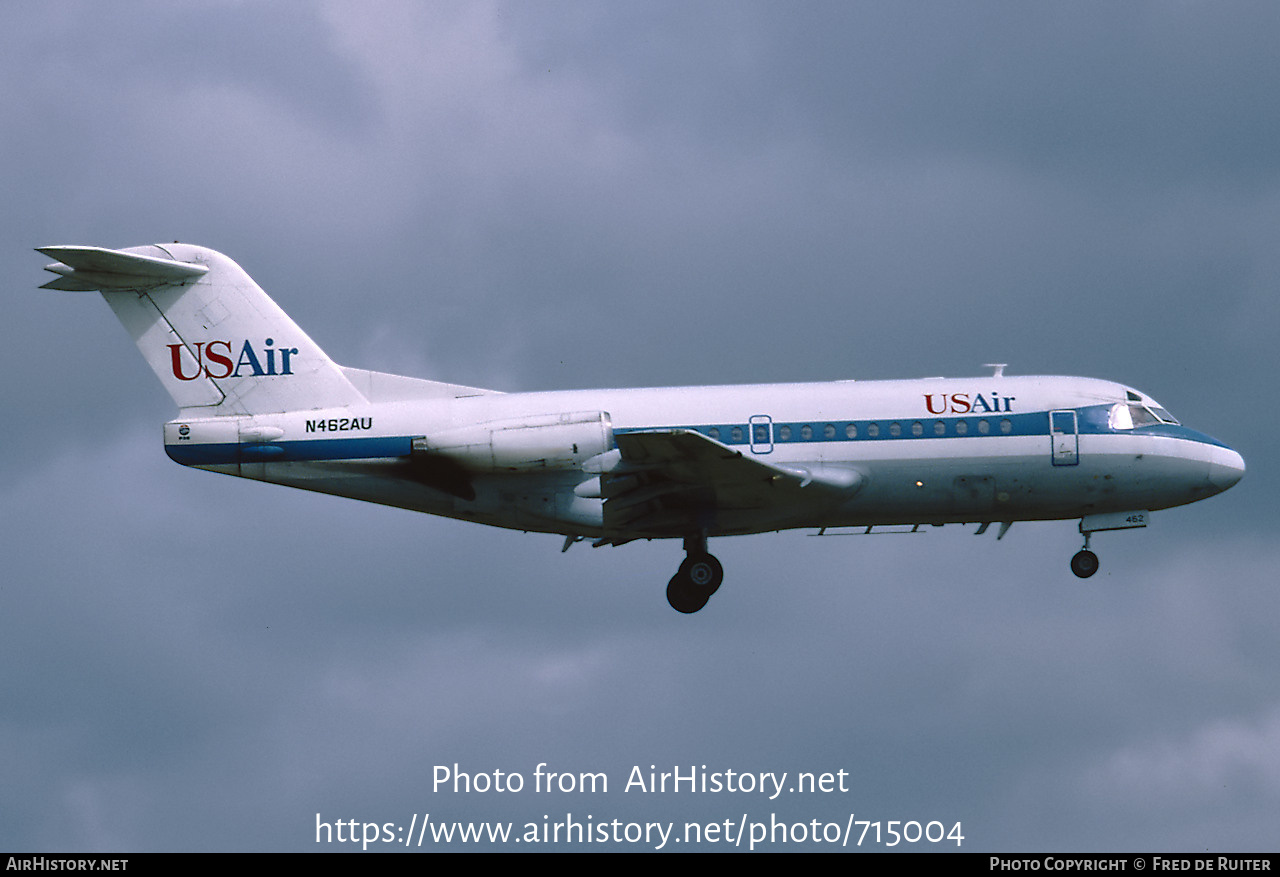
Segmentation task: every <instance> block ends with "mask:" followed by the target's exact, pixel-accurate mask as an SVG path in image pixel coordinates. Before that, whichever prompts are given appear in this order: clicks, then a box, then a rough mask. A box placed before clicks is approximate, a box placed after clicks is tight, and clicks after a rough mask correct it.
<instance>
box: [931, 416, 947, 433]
mask: <svg viewBox="0 0 1280 877" xmlns="http://www.w3.org/2000/svg"><path fill="white" fill-rule="evenodd" d="M933 434H934V435H946V434H947V424H946V423H945V422H943V421H941V420H935V421H934V422H933Z"/></svg>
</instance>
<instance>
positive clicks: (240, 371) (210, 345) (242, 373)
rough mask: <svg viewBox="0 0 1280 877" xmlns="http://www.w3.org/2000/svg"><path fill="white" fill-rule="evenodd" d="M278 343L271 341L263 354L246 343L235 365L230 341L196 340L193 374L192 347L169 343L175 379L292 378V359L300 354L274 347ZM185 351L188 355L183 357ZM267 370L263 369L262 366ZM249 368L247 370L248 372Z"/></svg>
mask: <svg viewBox="0 0 1280 877" xmlns="http://www.w3.org/2000/svg"><path fill="white" fill-rule="evenodd" d="M274 343H275V342H274V341H273V340H272V339H270V338H268V339H267V340H266V343H265V344H264V345H263V348H262V351H261V355H259V351H257V350H255V349H254V347H253V343H252V342H250V341H248V340H246V341H245V342H244V344H243V345H242V346H241V348H240V355H239V356H238V357H237V359H236V360H235V362H232V360H231V356H232V352H231V351H232V348H231V342H230V341H197V342H196V343H195V370H194V371H193V372H191V373H190V374H188V373H187V370H188V369H189V368H190V367H191V366H190V365H189V363H190V361H191V359H192V356H191V348H190V347H188V346H187V345H185V344H169V345H167V346H168V348H169V354H170V358H171V360H172V362H173V376H174V377H175V378H177V379H178V380H180V381H194V380H195V379H196V378H199V377H206V378H214V379H217V378H240V377H255V378H260V377H264V376H266V375H291V374H293V366H292V363H291V362H290V357H291V356H293V355H294V354H296V353H297V352H298V348H296V347H272V346H271V345H273V344H274ZM183 351H186V356H183ZM277 353H279V354H280V361H279V368H277V367H276V365H277V363H276V354H277ZM264 362H265V363H266V367H265V368H263V363H264ZM246 369H247V371H246Z"/></svg>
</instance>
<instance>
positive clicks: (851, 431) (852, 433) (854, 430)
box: [844, 423, 858, 438]
mask: <svg viewBox="0 0 1280 877" xmlns="http://www.w3.org/2000/svg"><path fill="white" fill-rule="evenodd" d="M844 437H845V438H857V437H858V427H857V425H856V424H852V423H851V424H849V425H848V426H846V427H845V428H844Z"/></svg>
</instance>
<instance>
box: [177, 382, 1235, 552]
mask: <svg viewBox="0 0 1280 877" xmlns="http://www.w3.org/2000/svg"><path fill="white" fill-rule="evenodd" d="M402 380H403V379H402ZM410 389H411V388H410ZM369 395H370V397H371V399H373V400H376V401H370V402H368V403H367V404H365V405H355V406H344V407H343V408H341V409H332V410H314V411H296V412H288V413H282V414H261V415H254V416H246V417H242V418H227V417H225V416H223V417H218V418H216V419H210V420H208V421H204V422H202V421H201V420H200V419H199V418H198V417H197V418H188V419H179V420H175V421H173V422H171V423H170V424H168V425H167V427H166V446H167V449H168V451H169V453H170V455H171V456H172V457H173V458H174V459H175V460H178V461H179V462H182V463H185V464H187V465H194V466H198V467H200V468H206V469H210V470H214V471H219V472H224V473H227V474H233V475H239V476H242V477H248V478H255V479H259V480H263V481H270V482H275V483H279V484H286V485H289V486H293V487H300V488H304V489H309V490H317V491H321V492H325V493H332V494H338V495H342V496H348V497H354V498H358V499H363V500H368V501H372V502H378V503H383V504H387V505H394V506H400V507H404V508H409V509H415V510H418V511H422V512H428V513H431V514H438V515H446V516H449V517H455V518H461V519H465V520H470V521H477V522H481V523H486V524H491V525H496V526H502V527H510V528H515V529H522V530H534V531H543V532H554V533H560V534H566V535H578V536H590V537H594V538H608V539H612V540H615V541H624V540H626V539H628V538H661V537H677V536H683V535H686V532H685V531H687V529H688V524H687V523H686V522H685V521H678V522H676V523H673V524H671V525H670V526H663V525H656V524H643V525H641V526H640V527H639V528H636V529H634V530H628V529H627V528H626V527H620V526H618V525H615V524H614V523H612V522H611V521H610V520H609V516H608V515H607V514H606V511H605V504H606V499H605V498H602V497H601V496H600V491H592V490H586V491H584V490H583V489H582V486H583V485H584V483H585V482H588V481H590V480H591V479H592V478H594V477H598V474H597V473H598V472H599V471H601V470H600V465H599V464H596V465H595V467H594V468H593V463H592V460H593V459H598V458H597V455H598V454H600V453H601V452H605V451H608V450H609V449H610V448H611V447H612V446H613V439H614V438H615V437H616V436H618V435H621V434H625V433H629V432H647V431H653V430H671V429H679V430H689V431H693V432H697V433H699V434H700V435H702V436H705V437H707V438H708V439H711V440H714V441H715V442H718V443H720V444H721V445H723V446H725V448H726V449H727V450H726V453H732V452H736V453H739V454H741V455H742V456H743V457H746V458H750V459H752V460H756V461H759V462H761V463H765V464H768V465H771V466H774V467H780V468H782V469H784V470H790V471H801V472H812V473H813V474H814V476H815V481H814V483H813V484H812V486H811V488H807V489H800V490H793V491H791V492H789V493H786V494H785V495H782V494H780V495H779V498H778V501H777V502H767V501H764V502H762V501H760V500H759V495H758V494H751V496H750V497H749V498H747V499H745V500H742V501H734V500H733V499H731V498H726V497H724V496H721V497H719V498H717V497H716V496H714V495H708V496H707V498H706V501H705V506H706V507H707V509H709V510H710V511H709V512H708V516H707V517H705V518H704V519H703V520H702V528H703V530H704V531H705V533H706V535H712V536H714V535H727V534H736V533H751V532H762V531H767V530H778V529H786V528H794V527H837V526H868V525H880V524H942V523H949V522H985V521H1016V520H1044V519H1065V518H1078V517H1082V516H1085V515H1093V514H1101V513H1106V512H1122V511H1130V510H1154V509H1161V508H1167V507H1169V506H1176V505H1182V504H1185V503H1189V502H1193V501H1195V500H1198V499H1202V498H1204V497H1207V496H1210V495H1213V494H1215V493H1218V492H1220V491H1222V490H1225V489H1226V488H1227V487H1229V486H1230V485H1231V484H1234V483H1235V482H1236V481H1237V480H1238V479H1239V477H1240V475H1241V473H1242V472H1243V468H1244V466H1243V461H1242V460H1241V458H1240V456H1239V455H1238V454H1236V453H1235V452H1234V451H1233V450H1231V449H1230V448H1228V447H1227V446H1225V445H1224V444H1222V443H1221V442H1218V441H1216V440H1214V439H1211V438H1209V437H1208V436H1205V435H1202V434H1200V433H1196V432H1194V431H1192V430H1189V429H1186V428H1184V427H1182V426H1180V425H1178V424H1176V423H1175V422H1172V420H1171V419H1170V421H1169V422H1163V423H1160V422H1157V423H1151V424H1148V425H1141V426H1127V422H1126V421H1125V420H1124V419H1123V418H1121V419H1120V425H1117V423H1116V418H1115V417H1114V416H1113V411H1114V408H1115V407H1116V406H1124V405H1135V406H1142V405H1144V404H1145V405H1147V406H1150V407H1151V408H1155V409H1156V410H1162V409H1158V406H1155V403H1154V402H1152V400H1150V399H1149V398H1148V397H1146V396H1144V395H1142V394H1140V393H1137V392H1136V391H1134V390H1132V389H1130V388H1127V387H1125V386H1123V385H1120V384H1115V383H1111V382H1107V381H1099V380H1092V379H1086V378H1071V377H1020V376H1014V377H1006V376H999V377H990V376H989V377H976V378H964V379H942V378H929V379H920V380H901V381H867V382H854V381H837V382H832V383H816V384H769V385H743V386H713V387H676V388H652V389H616V390H574V391H562V392H540V393H514V394H501V393H493V394H484V395H471V396H465V395H464V396H460V397H449V398H431V399H414V398H411V397H412V395H413V394H412V392H411V391H406V390H405V389H404V387H403V386H399V385H398V386H397V387H396V390H395V392H389V393H385V394H384V396H387V397H391V398H384V399H382V400H378V394H377V393H371V394H369ZM1055 412H1056V414H1055ZM191 413H194V412H191ZM570 415H573V416H570ZM579 415H580V416H579ZM574 416H578V418H577V419H578V421H581V422H582V423H581V426H578V425H574V424H575V423H577V421H575V420H574ZM561 422H564V423H566V424H568V425H566V426H564V427H560V426H557V425H556V424H559V423H561ZM184 427H185V430H186V432H185V434H182V430H183V428H184ZM495 435H497V436H498V438H494V436H495ZM578 435H581V436H583V441H581V442H579V441H578V440H577V436H578ZM525 436H539V437H545V438H546V439H547V441H542V440H541V439H540V438H539V439H534V440H529V441H526V439H525ZM557 441H562V442H563V444H564V448H563V450H561V451H555V450H552V451H548V450H547V449H546V448H544V447H543V445H545V444H547V443H548V442H549V443H550V444H553V445H554V444H555V443H556V442H557ZM526 445H527V447H526ZM503 448H505V449H507V450H506V451H503V450H502V449H503ZM512 448H514V450H512ZM495 449H498V450H495ZM504 453H505V454H506V455H505V456H504V455H503V454H504ZM424 454H425V455H426V456H428V457H435V458H441V457H443V458H444V459H446V460H447V461H449V464H450V465H451V466H452V472H453V475H454V477H455V478H463V479H465V482H466V489H465V490H450V489H448V488H449V482H447V481H446V482H445V486H444V489H442V488H441V484H440V480H439V478H436V477H435V476H430V477H419V474H418V471H417V469H416V468H415V465H416V464H415V461H416V460H420V459H422V458H423V455H424ZM522 454H523V456H522ZM641 468H643V467H641ZM625 469H626V467H625V465H624V466H623V469H622V470H614V471H615V475H616V474H618V472H619V471H625ZM833 472H834V473H846V474H847V476H848V477H847V478H844V475H841V477H842V478H844V480H843V481H840V480H839V479H837V482H836V484H835V486H833V484H832V480H831V479H830V478H825V480H824V476H826V475H830V474H831V473H833ZM641 474H642V473H641ZM607 477H609V476H608V470H606V478H607ZM841 484H843V485H846V486H844V487H843V489H841ZM714 489H715V488H714V486H712V487H711V488H710V490H712V492H713V493H714ZM584 494H585V495H584ZM604 494H605V496H607V495H608V491H607V489H606V490H605V491H604ZM684 502H685V504H686V505H687V504H688V502H689V500H688V499H687V498H686V499H685V500H684ZM694 502H696V500H695V501H694Z"/></svg>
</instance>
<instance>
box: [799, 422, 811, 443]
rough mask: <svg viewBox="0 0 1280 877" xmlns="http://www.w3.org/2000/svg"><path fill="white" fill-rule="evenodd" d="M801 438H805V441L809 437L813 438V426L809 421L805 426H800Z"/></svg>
mask: <svg viewBox="0 0 1280 877" xmlns="http://www.w3.org/2000/svg"><path fill="white" fill-rule="evenodd" d="M800 438H802V439H804V440H805V441H808V440H809V439H811V438H813V427H812V426H810V425H809V424H807V423H806V424H805V425H804V426H802V427H800Z"/></svg>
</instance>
